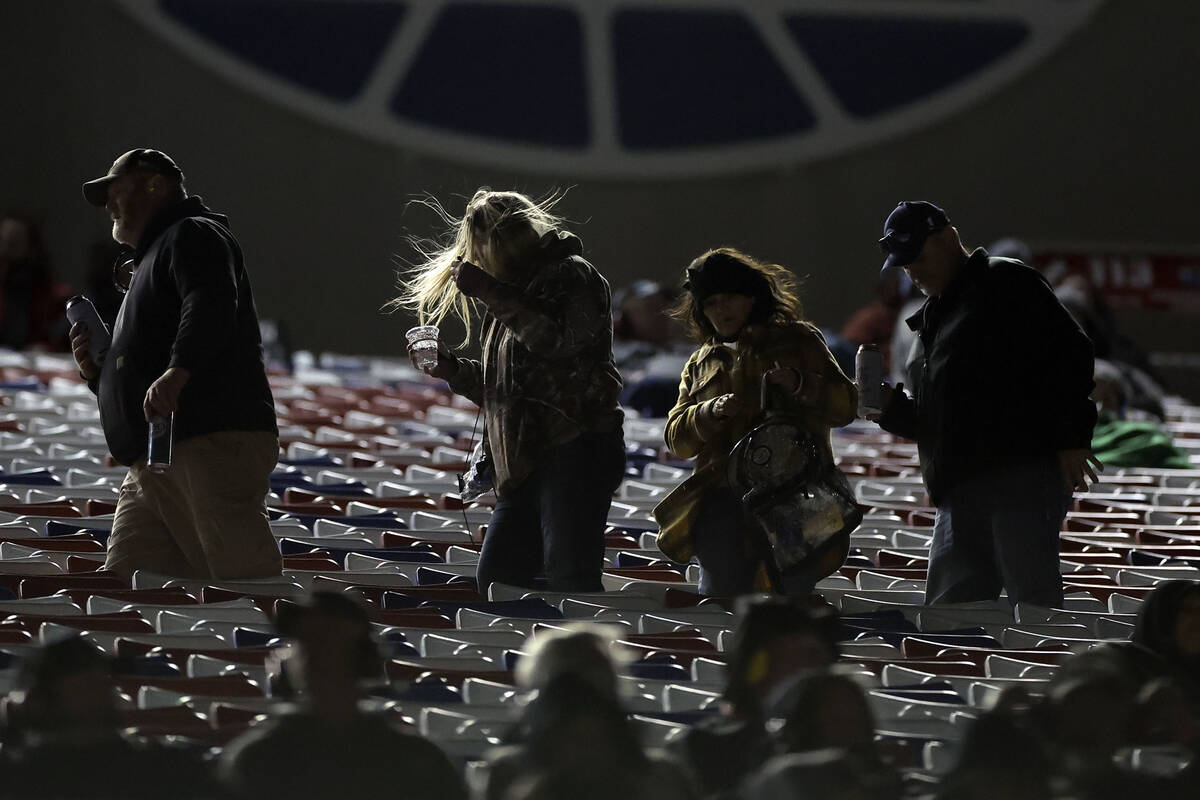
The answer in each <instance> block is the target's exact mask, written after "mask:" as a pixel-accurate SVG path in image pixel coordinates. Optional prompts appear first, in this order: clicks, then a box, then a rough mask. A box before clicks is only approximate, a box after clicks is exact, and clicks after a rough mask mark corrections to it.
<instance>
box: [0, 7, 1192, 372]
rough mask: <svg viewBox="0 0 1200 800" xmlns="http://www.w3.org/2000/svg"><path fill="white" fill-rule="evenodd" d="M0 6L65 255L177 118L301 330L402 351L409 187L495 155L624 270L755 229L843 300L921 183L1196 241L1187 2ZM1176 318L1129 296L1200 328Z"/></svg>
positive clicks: (88, 233) (640, 269)
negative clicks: (105, 177) (142, 153)
mask: <svg viewBox="0 0 1200 800" xmlns="http://www.w3.org/2000/svg"><path fill="white" fill-rule="evenodd" d="M235 7H236V8H240V9H241V10H242V11H241V12H239V13H240V14H241V16H240V17H239V16H238V15H237V14H235V13H234V11H233V10H232V9H234V8H235ZM337 7H340V8H342V9H344V10H343V12H342V16H341V17H337V16H336V15H335V16H334V17H323V16H321V15H322V14H327V13H329V12H330V10H331V9H335V10H336V8H337ZM297 8H300V9H301V10H302V12H303V14H307V15H308V16H307V17H306V21H305V22H304V24H303V25H302V24H301V23H300V22H297V21H296V19H297V16H296V15H297V13H299V12H297V10H296V9H297ZM347 9H348V10H347ZM287 14H291V17H290V18H289V17H287V16H286V15H287ZM256 15H257V16H256ZM273 15H274V16H273ZM281 15H282V16H281ZM489 15H490V16H489ZM522 15H524V16H522ZM330 19H333V20H335V22H330V21H329V20H330ZM338 19H340V20H341V22H337V21H336V20H338ZM522 19H525V20H534V21H536V22H537V23H538V24H537V25H534V26H532V27H533V28H534V29H536V31H539V32H541V33H542V34H544V33H546V32H547V31H550V32H554V33H556V35H555V36H551V37H548V38H546V39H545V40H544V41H539V40H538V39H537V37H536V36H535V35H533V34H531V33H530V32H529V30H530V28H531V26H529V25H521V24H518V23H519V22H520V20H522ZM289 20H290V21H289ZM363 20H366V21H365V22H364V21H363ZM881 20H882V22H881ZM481 21H482V22H481ZM285 22H286V24H284V23H285ZM0 23H2V24H3V25H4V28H5V29H6V30H8V31H10V33H14V34H15V35H13V36H10V44H9V46H7V47H6V48H5V49H4V50H3V51H2V52H0V65H3V69H4V74H5V75H6V77H7V79H8V80H6V81H5V85H6V95H7V96H6V100H7V102H6V108H7V110H8V112H9V113H8V115H7V121H6V122H7V124H6V125H5V126H4V127H3V129H0V142H2V143H3V145H4V149H5V152H6V154H7V157H6V158H5V159H3V160H2V162H0V187H2V189H0V202H2V203H3V204H5V205H10V206H11V205H17V206H21V207H24V208H32V209H34V210H35V211H37V212H39V213H40V214H41V215H42V216H43V217H44V219H45V221H46V232H47V235H48V238H49V240H50V242H51V248H52V254H53V256H54V257H55V260H56V263H57V264H58V266H59V269H60V271H61V272H62V273H63V274H64V276H65V277H66V278H68V279H78V277H79V274H80V272H81V270H82V266H81V262H82V258H83V253H84V251H85V249H86V247H87V245H88V243H89V242H91V241H93V240H95V239H99V238H103V237H104V236H105V235H106V231H107V225H106V221H105V219H104V217H103V215H102V214H99V213H97V212H95V211H94V210H93V209H90V208H88V207H87V206H86V205H84V203H83V201H82V199H81V197H80V195H79V188H78V184H79V182H80V181H81V180H82V179H84V178H87V177H90V176H92V175H94V174H99V173H100V172H102V171H103V170H104V169H105V168H106V167H107V165H108V164H109V163H110V162H111V160H112V158H113V157H114V156H115V155H116V154H117V153H119V152H121V151H123V150H125V149H128V148H129V147H133V146H154V147H159V148H161V149H164V150H166V151H167V152H169V153H171V154H172V155H173V156H175V157H176V159H177V160H178V161H179V163H180V164H181V166H182V167H183V168H184V170H185V172H187V174H188V176H189V188H191V189H192V190H193V191H195V192H197V193H199V194H201V195H203V196H204V197H205V198H206V200H208V201H210V203H211V204H212V205H213V206H214V207H217V208H219V209H220V210H223V211H225V212H227V213H229V214H230V215H231V217H232V219H233V222H234V225H235V227H236V229H237V231H238V232H239V234H240V236H241V238H242V241H243V244H244V245H245V247H246V250H247V254H248V258H249V263H250V265H251V269H252V271H253V275H254V278H255V283H256V285H257V287H258V290H257V293H258V302H259V305H260V308H261V310H262V312H263V314H264V315H265V316H272V317H281V318H285V319H287V320H288V321H289V322H290V323H291V326H292V328H293V331H294V338H295V340H296V343H297V344H298V345H300V346H309V347H318V348H330V349H339V350H343V351H353V352H374V353H389V352H392V353H394V352H398V351H399V350H400V349H401V348H400V333H401V332H402V330H403V328H404V326H405V325H406V324H407V320H403V319H397V318H394V317H386V316H383V315H381V314H379V313H378V309H379V307H380V305H382V304H383V303H384V302H385V301H386V300H387V299H388V298H389V296H390V293H391V291H392V285H393V268H394V266H395V263H396V259H397V258H401V259H402V258H403V257H404V256H405V255H406V253H407V251H406V248H405V245H404V237H405V235H407V234H427V233H429V232H430V230H431V228H430V225H431V224H432V222H433V220H432V217H431V216H430V215H429V214H428V213H422V212H421V210H420V209H418V208H415V207H411V206H410V207H407V208H406V201H407V200H409V199H411V198H412V197H414V196H417V195H420V194H421V193H425V192H428V193H432V194H435V195H437V196H439V197H441V198H443V199H445V200H447V201H448V204H449V205H450V206H451V207H453V206H454V205H455V203H456V202H457V203H461V199H456V197H457V198H460V197H461V196H462V195H466V194H469V193H470V192H471V191H472V190H473V189H474V188H475V187H476V186H478V185H481V184H489V185H492V186H513V187H516V188H520V189H523V190H526V191H529V192H531V193H534V194H540V193H543V192H546V191H549V190H551V189H554V188H556V187H557V188H564V187H570V192H569V193H568V195H567V197H566V199H565V200H564V201H563V203H562V204H561V206H560V208H561V209H562V210H563V211H564V212H565V213H566V214H567V215H568V216H569V217H571V218H573V219H574V220H576V221H578V223H579V225H578V229H579V232H580V233H581V235H582V236H583V238H584V241H585V244H586V246H587V248H588V253H589V255H590V256H591V257H592V258H593V260H594V261H595V263H596V264H597V265H598V266H599V267H600V268H601V269H602V270H603V271H604V272H605V273H606V274H607V275H608V276H609V277H610V279H611V280H612V282H613V283H614V285H617V284H621V283H625V282H628V281H630V280H633V279H635V278H638V277H654V278H658V279H662V280H671V279H674V278H676V277H677V276H678V273H679V271H680V270H681V269H682V267H683V265H684V264H686V263H687V261H688V260H689V259H690V258H691V257H692V256H693V255H695V254H696V253H697V252H699V251H700V250H702V249H704V248H706V247H709V246H713V245H717V244H726V243H729V244H735V245H738V246H741V247H744V248H746V249H748V250H750V251H752V252H754V253H756V254H759V255H761V256H763V257H766V258H770V259H772V260H776V261H780V262H782V263H785V264H788V265H790V266H792V267H793V268H794V269H795V270H796V271H797V272H798V273H800V274H802V275H804V276H806V301H807V306H808V309H809V312H810V314H811V316H812V317H813V318H814V319H815V320H816V321H817V322H819V323H821V324H823V325H829V326H834V327H836V326H838V325H840V323H841V321H842V320H843V319H844V318H845V317H846V316H847V315H848V314H849V313H850V312H851V311H852V310H853V309H854V308H856V307H857V306H859V305H861V304H862V303H863V302H865V301H866V300H867V299H868V298H869V297H870V294H871V291H872V287H873V283H874V280H875V275H876V270H877V267H878V261H879V254H878V251H877V249H876V245H875V239H876V238H877V236H878V235H879V233H878V231H879V228H880V227H881V222H882V219H883V217H884V216H885V215H886V213H887V212H888V211H889V210H890V209H891V207H892V206H893V205H894V204H895V202H896V201H897V200H900V199H908V198H918V197H921V198H928V199H932V200H935V201H937V202H940V203H941V204H943V205H944V206H945V207H946V208H947V210H948V211H949V213H950V215H951V218H952V219H953V221H954V222H955V223H956V224H957V225H958V227H959V229H960V230H961V231H962V234H963V237H964V239H965V240H966V241H968V242H969V243H986V242H988V241H990V240H992V239H994V238H997V237H999V236H1001V235H1018V236H1022V237H1024V238H1026V239H1027V240H1029V241H1031V242H1033V243H1035V244H1038V243H1045V244H1061V243H1065V242H1072V243H1077V242H1085V243H1095V244H1101V245H1114V246H1118V247H1133V248H1138V247H1142V246H1150V247H1152V248H1155V249H1157V250H1163V251H1178V250H1187V249H1189V248H1194V247H1195V246H1196V243H1197V236H1196V233H1195V230H1196V226H1195V222H1194V216H1195V213H1194V208H1195V203H1194V201H1192V199H1191V198H1192V194H1193V192H1194V186H1195V185H1196V180H1195V178H1196V168H1195V166H1194V163H1195V160H1194V155H1193V152H1194V142H1195V141H1197V140H1198V139H1200V115H1197V114H1194V113H1192V112H1190V110H1189V104H1190V102H1191V97H1190V94H1191V93H1190V91H1189V90H1188V89H1187V87H1188V85H1189V84H1190V76H1193V75H1196V74H1200V51H1197V50H1196V48H1195V47H1194V44H1193V43H1194V41H1195V40H1196V38H1197V37H1198V36H1200V9H1197V8H1196V7H1195V4H1194V3H1191V2H1188V0H1162V2H1159V3H1155V4H1153V12H1152V13H1151V11H1150V9H1149V8H1147V7H1146V6H1145V5H1143V4H1139V3H1133V2H1129V0H1107V1H1106V2H1100V1H1099V0H1056V1H1055V2H1044V0H1028V1H1026V0H1012V2H1004V1H1003V0H924V1H923V2H922V1H921V0H913V1H912V2H893V1H892V0H889V1H888V2H879V0H841V1H840V2H831V1H830V0H825V1H824V2H820V1H819V0H807V2H805V1H804V0H791V1H789V0H756V2H754V3H746V2H738V3H735V2H720V0H693V2H683V1H682V0H664V2H658V3H649V2H632V1H629V2H626V1H625V0H577V2H569V1H568V0H509V1H508V2H501V1H500V0H496V2H457V1H456V0H439V1H438V2H432V1H431V2H424V1H421V2H418V1H417V0H413V1H412V2H399V0H397V2H388V0H347V2H343V3H337V4H334V3H330V2H324V1H323V0H302V1H301V2H300V3H298V4H297V3H293V2H283V0H244V2H240V3H233V2H232V0H204V2H201V1H200V0H104V1H103V2H100V1H97V2H86V3H84V2H72V1H71V0H15V1H14V2H9V3H4V4H3V6H2V7H0ZM884 23H888V24H884ZM338 25H342V26H343V27H344V30H339V28H338ZM481 25H482V28H483V30H484V31H485V33H489V32H490V33H491V34H493V35H491V36H490V37H489V36H487V35H481V34H480V27H481ZM305 26H307V27H305ZM285 34H286V35H285ZM289 37H290V38H289ZM305 37H309V38H308V39H307V40H306V39H305ZM347 39H348V40H349V41H350V42H351V43H352V44H353V46H344V45H345V43H346V41H347ZM285 40H286V41H285ZM281 41H284V44H280V42H281ZM306 42H307V45H305V43H306ZM267 43H274V44H272V45H271V46H270V47H268V46H267ZM964 43H966V44H964ZM260 45H261V46H260ZM304 46H307V47H308V48H309V49H310V50H311V51H313V52H314V53H315V54H316V55H315V56H314V57H313V58H312V59H306V58H298V57H297V55H296V54H297V52H301V53H302V52H304V49H303V47H304ZM905 53H908V54H910V57H909V58H903V56H904V54H905ZM730 65H736V68H734V66H730ZM881 65H882V67H881ZM889 65H890V66H889ZM539 69H540V70H541V71H540V72H539V71H538V70H539ZM339 109H341V115H340V116H339ZM1176 317H1178V315H1175V316H1172V315H1166V316H1164V315H1163V313H1162V312H1156V313H1148V312H1147V313H1142V312H1126V313H1124V314H1123V322H1124V323H1125V324H1126V326H1127V328H1128V329H1129V330H1131V332H1133V333H1134V335H1135V336H1137V337H1139V338H1140V339H1142V340H1143V341H1144V342H1145V343H1146V344H1147V345H1148V346H1149V347H1151V348H1152V349H1160V350H1172V351H1193V352H1194V351H1198V350H1200V333H1197V330H1198V326H1195V325H1194V324H1193V325H1184V324H1175V322H1176V321H1178V320H1176ZM1168 319H1169V320H1172V321H1171V322H1170V323H1169V324H1164V320H1168Z"/></svg>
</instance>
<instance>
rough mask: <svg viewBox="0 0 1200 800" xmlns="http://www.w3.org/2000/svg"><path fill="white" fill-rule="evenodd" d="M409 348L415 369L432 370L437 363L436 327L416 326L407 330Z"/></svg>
mask: <svg viewBox="0 0 1200 800" xmlns="http://www.w3.org/2000/svg"><path fill="white" fill-rule="evenodd" d="M405 336H406V337H408V344H409V347H410V348H412V352H413V358H414V360H415V361H416V364H417V369H419V370H427V369H433V368H434V367H436V366H437V363H438V329H437V325H418V326H417V327H415V328H409V329H408V333H406V334H405Z"/></svg>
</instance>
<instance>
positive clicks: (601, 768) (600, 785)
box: [484, 624, 696, 800]
mask: <svg viewBox="0 0 1200 800" xmlns="http://www.w3.org/2000/svg"><path fill="white" fill-rule="evenodd" d="M618 635H619V632H618V631H616V630H613V629H610V628H606V627H604V626H602V625H589V624H575V625H573V626H571V627H570V628H568V629H566V630H563V631H548V632H539V633H538V634H537V635H536V636H535V637H534V639H533V642H532V644H531V645H530V646H529V647H528V652H527V653H526V654H525V655H524V656H522V658H521V660H520V661H518V662H517V683H518V684H519V685H520V686H521V687H522V688H524V689H527V690H533V692H534V695H533V698H532V699H531V700H530V701H529V702H528V704H527V705H525V707H524V708H522V709H521V716H520V719H519V720H518V721H517V723H516V725H515V726H514V727H513V729H512V730H511V731H510V732H509V734H508V736H507V737H506V743H505V744H504V745H503V746H501V747H498V748H495V749H494V750H492V751H491V752H490V753H489V754H488V764H489V767H488V780H487V787H486V791H485V793H484V796H485V797H486V798H487V800H505V799H506V798H507V800H516V798H518V797H519V798H534V797H539V796H546V795H545V792H547V791H549V790H550V788H551V787H553V789H554V790H555V791H557V792H559V794H557V795H555V796H557V797H620V798H630V800H675V799H678V800H685V799H686V798H693V797H696V794H695V791H694V789H693V787H692V785H691V783H690V781H689V779H688V776H687V774H686V772H684V770H683V769H682V768H681V767H680V766H678V765H677V764H676V763H675V762H673V761H672V760H671V759H669V758H668V757H666V756H665V755H663V754H661V753H657V752H654V753H647V752H645V751H644V750H643V748H642V745H641V742H640V741H639V739H638V736H637V731H636V730H635V729H634V727H633V725H632V724H631V723H630V720H629V717H628V714H627V712H626V711H625V709H624V707H623V706H622V698H621V691H620V688H619V682H620V681H619V678H618V677H617V670H618V669H620V668H621V666H622V665H623V664H624V663H626V662H627V661H628V658H627V656H626V655H625V654H624V653H622V652H621V651H620V649H619V648H618V647H614V645H613V644H612V642H614V641H615V638H616V637H617V636H618Z"/></svg>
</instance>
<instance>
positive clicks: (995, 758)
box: [937, 709, 1053, 800]
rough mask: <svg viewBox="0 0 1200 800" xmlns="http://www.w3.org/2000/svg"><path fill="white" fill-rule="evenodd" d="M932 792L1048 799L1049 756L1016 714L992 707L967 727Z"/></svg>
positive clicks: (956, 799) (952, 796)
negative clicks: (941, 778)
mask: <svg viewBox="0 0 1200 800" xmlns="http://www.w3.org/2000/svg"><path fill="white" fill-rule="evenodd" d="M937 796H938V798H940V799H941V800H1051V798H1052V797H1053V768H1052V764H1051V762H1050V755H1049V753H1047V751H1046V747H1045V746H1044V744H1043V742H1042V741H1041V739H1039V738H1038V736H1036V735H1035V734H1034V733H1033V732H1032V731H1030V730H1029V728H1028V721H1027V720H1025V719H1023V718H1022V717H1021V715H1019V714H1015V713H1009V712H1005V711H1000V710H997V709H992V710H990V711H987V712H985V713H983V714H981V715H980V716H979V717H978V719H976V720H975V721H974V722H973V723H971V726H970V727H969V728H968V729H967V732H966V733H965V734H964V736H963V740H962V743H961V744H960V745H959V747H958V753H957V756H956V758H955V761H954V765H953V766H952V767H951V769H950V772H949V774H947V775H946V777H945V778H943V780H942V784H941V786H939V787H938V794H937Z"/></svg>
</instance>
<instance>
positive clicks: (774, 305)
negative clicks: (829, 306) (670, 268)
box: [667, 247, 804, 344]
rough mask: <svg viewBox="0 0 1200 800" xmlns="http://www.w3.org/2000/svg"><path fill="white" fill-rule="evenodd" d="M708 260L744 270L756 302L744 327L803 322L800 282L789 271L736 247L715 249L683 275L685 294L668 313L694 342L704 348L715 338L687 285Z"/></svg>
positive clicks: (692, 289) (693, 292)
mask: <svg viewBox="0 0 1200 800" xmlns="http://www.w3.org/2000/svg"><path fill="white" fill-rule="evenodd" d="M710 259H711V260H712V262H713V263H718V262H721V263H723V264H725V265H729V264H736V265H739V266H741V267H744V268H745V269H746V270H747V272H748V274H747V275H746V276H745V278H746V283H747V285H748V287H750V288H751V292H750V294H751V296H753V297H754V299H755V302H754V308H753V309H751V311H750V317H749V319H747V320H746V322H747V324H762V323H765V322H799V321H801V320H803V319H804V307H803V305H802V304H801V302H800V281H799V279H798V278H797V277H796V276H795V275H794V274H793V273H792V272H791V270H789V269H788V268H787V267H783V266H780V265H779V264H770V263H767V262H765V261H759V260H758V259H757V258H755V257H754V256H751V255H749V254H747V253H743V252H742V251H741V250H738V249H737V248H735V247H717V248H714V249H712V250H708V251H706V252H704V253H702V254H701V255H700V256H699V257H697V258H696V259H695V260H694V261H692V263H691V264H689V265H688V267H687V270H686V271H685V274H686V276H687V279H688V282H685V284H684V288H685V289H687V291H684V292H683V293H682V294H681V295H680V297H679V300H678V301H677V302H676V303H675V305H674V306H673V307H672V308H671V309H670V311H668V312H667V313H668V314H670V315H671V316H672V317H673V318H675V319H676V320H678V321H679V323H680V324H681V325H682V326H683V327H684V329H685V330H686V331H687V333H688V336H689V337H691V338H692V339H693V340H694V341H696V342H698V343H701V344H703V343H704V342H707V341H710V340H712V339H713V338H714V337H715V336H716V331H714V330H713V327H712V323H710V322H709V321H708V317H706V316H704V303H703V299H702V298H698V297H697V294H696V287H695V286H691V287H689V285H688V283H691V282H694V280H695V278H696V276H697V274H698V273H700V272H703V270H704V269H705V267H706V266H707V265H709V262H710Z"/></svg>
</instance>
